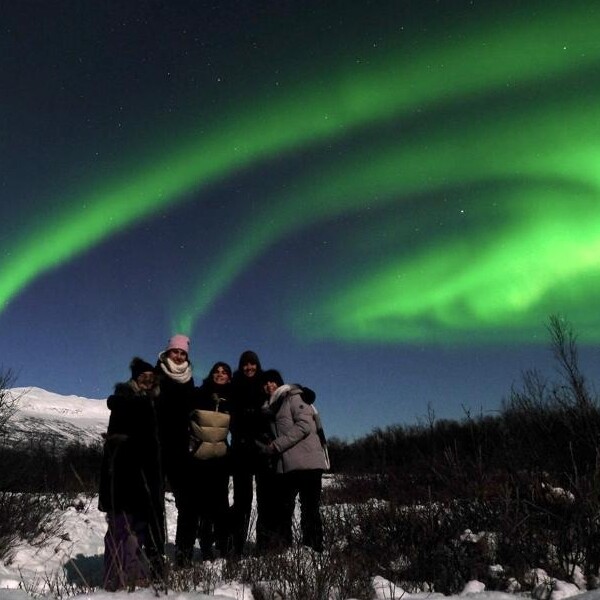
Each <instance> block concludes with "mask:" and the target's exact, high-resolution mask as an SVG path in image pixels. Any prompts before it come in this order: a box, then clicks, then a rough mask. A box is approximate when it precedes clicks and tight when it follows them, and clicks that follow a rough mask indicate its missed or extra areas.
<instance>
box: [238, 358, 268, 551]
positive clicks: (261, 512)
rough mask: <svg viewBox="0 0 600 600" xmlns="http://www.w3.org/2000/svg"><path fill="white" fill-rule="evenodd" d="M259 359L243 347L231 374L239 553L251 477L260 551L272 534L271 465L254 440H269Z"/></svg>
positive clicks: (246, 525) (245, 533) (249, 506)
mask: <svg viewBox="0 0 600 600" xmlns="http://www.w3.org/2000/svg"><path fill="white" fill-rule="evenodd" d="M261 374H262V369H261V364H260V360H259V358H258V356H257V354H256V353H255V352H253V351H252V350H246V351H245V352H243V353H242V355H241V356H240V360H239V364H238V370H237V371H236V372H235V373H234V374H233V404H232V412H231V457H232V469H233V513H234V531H233V545H234V551H235V552H236V554H239V555H241V554H242V553H243V551H244V545H245V542H246V539H247V536H248V528H249V523H250V516H251V510H252V497H253V479H254V478H255V481H256V503H257V518H256V546H257V550H258V551H259V552H260V551H263V550H265V549H266V548H267V547H268V546H269V540H270V538H271V536H272V527H271V526H270V519H271V518H272V514H273V512H272V510H271V507H270V506H269V503H270V502H271V501H272V498H273V497H274V495H273V494H272V491H271V490H272V485H273V482H274V475H273V469H272V468H271V465H270V461H271V459H270V457H267V456H265V455H263V454H261V453H260V452H259V446H258V445H257V442H260V443H262V444H266V443H268V442H269V441H271V432H270V428H269V421H268V419H267V418H266V417H265V415H264V414H263V413H262V410H261V407H262V404H263V402H264V401H265V399H266V396H265V392H264V390H263V384H262V379H261Z"/></svg>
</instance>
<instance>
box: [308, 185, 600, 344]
mask: <svg viewBox="0 0 600 600" xmlns="http://www.w3.org/2000/svg"><path fill="white" fill-rule="evenodd" d="M598 200H599V194H597V193H596V194H594V196H593V197H587V198H585V197H584V199H583V200H582V198H581V197H580V196H572V197H571V198H568V197H567V196H566V195H565V194H561V195H559V196H557V195H556V194H553V193H552V191H551V190H549V189H541V190H538V191H537V192H531V191H529V192H528V193H526V194H525V195H523V196H521V195H519V196H517V197H513V198H505V199H504V202H507V203H510V204H511V205H512V209H513V210H514V212H515V214H516V215H519V216H520V217H521V218H517V219H515V221H514V222H513V223H511V224H510V225H509V226H507V227H504V228H501V229H500V230H497V231H494V232H489V231H488V232H485V233H481V234H480V235H479V236H476V237H475V238H474V239H470V240H469V241H468V242H465V240H458V239H451V240H447V241H445V242H444V243H443V244H440V245H439V246H437V247H435V248H432V249H427V250H424V251H421V252H418V253H415V255H413V256H411V258H410V259H408V260H396V261H395V260H393V259H392V260H390V261H384V262H383V264H382V267H381V269H380V270H379V271H378V272H376V273H374V274H373V276H371V277H370V278H366V279H365V280H363V281H361V284H360V285H356V284H355V283H354V282H349V283H348V286H347V289H344V290H342V291H341V293H339V294H335V295H332V296H330V297H329V298H328V299H327V301H326V302H325V303H324V304H323V305H321V306H320V307H319V313H318V314H319V318H318V319H317V321H318V323H315V322H314V321H313V322H312V323H311V327H310V328H311V330H310V331H308V332H307V333H308V334H309V337H310V336H311V335H313V336H318V337H320V336H325V337H327V336H328V335H329V336H333V337H336V338H338V339H340V338H341V339H346V340H361V339H362V340H378V341H383V340H387V341H397V340H403V341H419V342H422V341H438V342H455V341H469V342H473V341H475V340H476V339H480V340H481V339H486V338H487V339H489V335H490V333H493V334H494V337H495V339H496V340H498V339H506V340H509V339H510V340H515V339H516V338H518V337H521V338H526V336H527V335H530V334H531V332H532V331H534V330H535V329H537V328H539V327H540V325H541V324H542V323H543V322H544V321H545V320H546V319H547V316H548V314H549V312H556V308H557V306H558V307H563V306H579V307H581V306H583V307H584V310H585V313H586V318H589V319H590V321H591V322H592V323H595V324H596V328H595V330H594V331H587V332H586V335H587V338H588V339H595V340H596V341H597V340H598V339H600V329H599V328H598V325H599V321H598V318H597V316H596V315H595V312H597V311H596V310H595V299H596V298H597V293H598V292H599V291H600V207H599V202H598ZM532 204H533V205H534V207H535V210H533V208H532ZM525 216H528V217H532V218H531V219H528V220H526V219H524V217H525ZM524 220H526V223H522V221H524ZM583 282H586V283H587V285H581V284H582V283H583ZM569 296H571V298H569ZM548 300H550V301H549V302H548ZM573 300H575V304H573ZM567 302H568V304H567ZM591 306H594V309H593V312H592V311H591V310H590V307H591ZM306 327H307V323H302V329H303V330H304V331H306ZM313 328H314V329H313ZM530 341H531V338H530Z"/></svg>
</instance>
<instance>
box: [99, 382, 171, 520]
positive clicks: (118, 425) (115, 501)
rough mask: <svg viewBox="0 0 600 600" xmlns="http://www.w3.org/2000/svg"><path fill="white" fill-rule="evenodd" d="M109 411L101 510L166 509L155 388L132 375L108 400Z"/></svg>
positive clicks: (155, 512)
mask: <svg viewBox="0 0 600 600" xmlns="http://www.w3.org/2000/svg"><path fill="white" fill-rule="evenodd" d="M107 405H108V408H109V409H110V411H111V414H110V419H109V422H108V431H107V433H106V438H105V443H104V453H103V457H102V468H101V473H100V498H99V507H100V510H103V511H107V512H125V513H134V514H138V515H141V516H145V517H146V518H150V517H156V516H160V514H161V513H162V497H163V495H164V489H163V484H162V466H161V456H160V445H159V438H158V424H157V417H156V390H151V391H149V392H145V391H141V390H140V389H139V388H138V387H137V385H136V384H135V382H134V381H133V380H130V381H128V382H127V383H118V384H117V385H116V386H115V391H114V394H112V395H111V396H110V397H109V398H108V400H107Z"/></svg>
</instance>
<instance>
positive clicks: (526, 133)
mask: <svg viewBox="0 0 600 600" xmlns="http://www.w3.org/2000/svg"><path fill="white" fill-rule="evenodd" d="M565 112H566V114H568V115H571V117H570V118H569V121H568V127H566V126H565V118H564V114H565ZM501 117H502V115H499V114H497V113H494V115H493V118H492V119H489V118H486V119H485V120H483V122H482V123H474V124H472V127H471V128H470V129H469V130H468V131H464V130H462V129H461V127H462V126H458V127H457V129H456V130H451V129H446V131H445V132H444V133H443V135H438V136H437V137H436V136H433V135H429V136H428V137H427V138H426V139H425V140H422V141H417V142H412V143H408V144H407V143H394V142H392V143H390V144H388V145H386V146H382V147H380V148H379V149H378V150H377V152H376V153H375V152H372V149H371V152H372V154H371V155H370V157H369V160H368V161H367V160H366V158H365V156H363V154H362V153H361V152H358V153H357V156H356V157H354V158H353V159H352V160H349V161H348V162H347V163H345V164H339V165H334V167H332V168H331V169H330V170H329V172H324V173H320V174H319V177H316V178H315V179H316V181H315V182H314V183H313V182H312V181H311V183H308V184H305V185H304V186H303V187H300V188H299V189H297V190H296V192H295V193H294V194H293V195H290V196H288V197H286V198H285V199H283V200H280V201H279V204H278V205H277V204H274V205H273V204H269V206H268V207H267V208H266V209H265V211H264V213H259V214H258V215H257V216H256V219H255V221H254V222H253V223H249V224H247V231H248V232H249V233H248V234H246V235H243V236H241V237H240V239H239V240H238V241H237V243H235V242H234V243H232V244H231V248H230V250H229V252H228V253H226V254H225V255H224V256H223V257H222V258H221V260H219V261H216V262H215V263H214V264H213V269H212V270H211V271H210V272H209V273H207V274H204V275H203V276H202V278H201V280H202V285H201V286H198V288H197V289H196V290H195V294H194V295H192V297H193V300H192V301H191V302H189V304H188V307H189V306H193V307H194V308H195V312H191V311H189V308H188V310H187V311H186V310H183V311H182V312H181V313H180V314H179V315H178V319H177V320H176V321H175V323H176V324H177V325H178V326H179V327H181V328H184V330H188V329H191V328H192V327H193V324H194V318H195V317H196V315H198V314H202V313H204V312H206V310H207V309H208V308H209V306H210V304H211V303H212V302H214V300H215V298H216V297H217V295H218V294H219V293H220V292H221V291H222V290H223V288H224V287H226V286H227V284H228V283H230V282H231V281H233V279H235V277H236V276H237V275H238V274H239V273H240V272H241V271H242V270H243V269H244V268H245V267H246V266H247V265H248V264H249V263H250V262H251V261H252V260H253V259H254V258H256V257H258V256H259V255H260V254H261V253H262V252H264V251H265V249H266V248H267V247H269V246H271V245H273V244H274V243H276V242H277V241H279V240H281V239H283V238H284V237H285V236H286V235H288V234H289V233H290V232H293V231H295V230H297V229H302V228H307V227H309V226H311V225H314V224H315V223H318V222H319V221H327V220H329V219H333V218H335V217H339V216H340V215H347V214H348V213H351V212H355V211H356V212H358V211H361V210H363V209H364V207H365V203H366V201H365V199H366V198H368V204H369V206H370V207H371V208H375V207H383V206H387V205H392V206H396V207H398V211H399V215H398V218H399V219H406V220H410V218H411V216H410V214H406V213H405V212H403V211H402V203H403V201H404V202H408V201H409V200H414V197H415V196H424V195H426V194H434V195H435V194H437V196H438V197H439V196H440V195H443V193H444V191H445V190H448V189H453V188H455V189H456V188H460V187H464V188H465V194H466V193H468V188H469V187H470V186H473V185H477V184H481V183H485V182H493V183H494V184H495V186H496V188H498V189H497V190H496V191H495V192H493V193H489V192H488V193H487V194H486V196H485V197H483V198H476V199H475V202H474V205H475V207H476V209H477V210H478V211H479V212H480V213H482V214H483V216H484V220H483V222H484V227H483V231H480V232H476V233H475V234H472V235H471V236H470V237H469V239H468V240H466V241H465V240H464V239H450V240H447V242H446V243H445V244H444V245H440V244H439V242H438V245H437V246H436V247H435V248H434V249H425V250H423V251H422V252H420V253H419V252H414V253H413V255H412V256H411V257H410V259H408V260H404V261H395V260H394V259H391V260H389V262H388V260H387V259H385V258H382V257H379V258H378V261H377V263H376V264H375V265H373V270H374V273H371V275H370V276H369V277H361V278H360V282H359V283H356V282H355V280H354V279H351V280H350V282H345V283H344V282H338V285H336V286H335V288H336V290H337V291H336V293H335V295H334V296H333V297H329V298H325V299H321V302H320V303H318V304H314V303H313V306H307V300H306V298H303V307H302V309H301V310H300V311H299V313H300V317H296V318H295V325H296V326H295V328H294V329H295V331H297V332H299V333H300V334H301V335H304V336H308V337H314V336H325V337H333V338H341V339H348V340H360V339H367V340H379V341H381V340H384V339H387V340H389V341H398V340H402V341H416V340H418V341H426V340H429V341H434V340H435V341H440V342H442V341H447V342H456V341H460V340H463V339H464V340H467V339H468V340H473V334H474V333H481V334H482V335H483V336H485V337H487V339H491V337H493V338H494V339H495V340H498V339H500V338H503V337H504V338H505V339H508V337H510V339H513V340H514V339H515V337H516V336H518V334H519V333H520V334H521V336H522V337H524V338H526V337H527V336H528V335H530V334H531V331H532V330H535V329H539V325H540V323H543V322H544V320H545V319H546V318H547V315H548V314H549V313H551V312H556V311H557V308H563V307H570V308H573V309H574V310H576V312H577V314H578V315H581V312H582V309H585V307H589V306H591V305H593V298H594V297H595V295H596V288H597V287H598V286H596V285H591V282H590V278H593V277H597V276H598V275H600V271H599V267H600V201H599V200H600V135H599V134H600V130H599V129H600V127H599V125H600V109H598V108H597V107H595V106H594V104H593V103H592V102H590V101H589V99H588V98H586V97H580V98H578V99H576V100H572V101H571V102H570V103H565V102H561V103H560V105H559V106H555V107H554V106H552V105H550V106H546V107H544V108H543V109H541V108H539V107H534V108H533V109H532V110H531V112H530V113H526V112H523V113H519V114H516V115H515V114H508V115H504V116H503V118H501ZM593 124H596V126H595V127H594V125H593ZM423 201H425V202H430V203H431V204H432V207H434V206H435V201H434V200H423ZM492 205H494V206H500V207H501V212H502V213H504V221H503V222H502V223H501V224H500V226H498V224H496V223H494V224H493V225H494V226H495V229H496V230H495V231H493V232H492V231H490V227H491V225H490V222H486V221H485V217H486V213H492V212H493V211H490V210H489V207H491V206H492ZM371 234H373V236H374V235H375V234H376V231H372V232H368V233H367V235H371ZM355 235H356V234H355ZM349 270H350V271H351V269H349ZM346 271H348V269H347V270H346ZM355 279H357V278H355ZM583 282H586V285H583ZM332 287H333V286H332ZM565 289H566V290H567V292H565ZM576 290H577V294H575V292H576ZM565 294H566V296H565ZM574 295H576V296H577V299H578V301H577V302H575V303H574V301H573V296H574ZM549 298H550V300H551V301H550V302H548V299H549ZM309 304H310V302H309ZM594 313H595V311H594V312H591V311H590V314H589V315H587V317H586V318H585V319H584V320H585V324H586V325H590V324H591V323H593V324H594V328H592V329H589V330H587V331H586V335H585V337H586V338H587V339H592V338H593V339H600V323H598V322H597V317H596V316H595V314H594ZM306 314H309V315H311V316H310V317H307V318H302V315H306ZM314 315H318V318H315V317H314ZM528 323H533V325H532V327H531V328H528V327H527V324H528ZM507 336H508V337H507Z"/></svg>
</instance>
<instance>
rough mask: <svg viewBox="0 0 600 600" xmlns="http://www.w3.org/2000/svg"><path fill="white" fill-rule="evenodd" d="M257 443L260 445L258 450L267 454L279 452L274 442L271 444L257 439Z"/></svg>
mask: <svg viewBox="0 0 600 600" xmlns="http://www.w3.org/2000/svg"><path fill="white" fill-rule="evenodd" d="M255 444H256V445H257V446H258V451H259V452H260V453H261V454H267V455H273V454H277V448H275V446H274V445H273V444H272V443H271V444H263V443H262V442H259V441H258V440H255Z"/></svg>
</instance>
